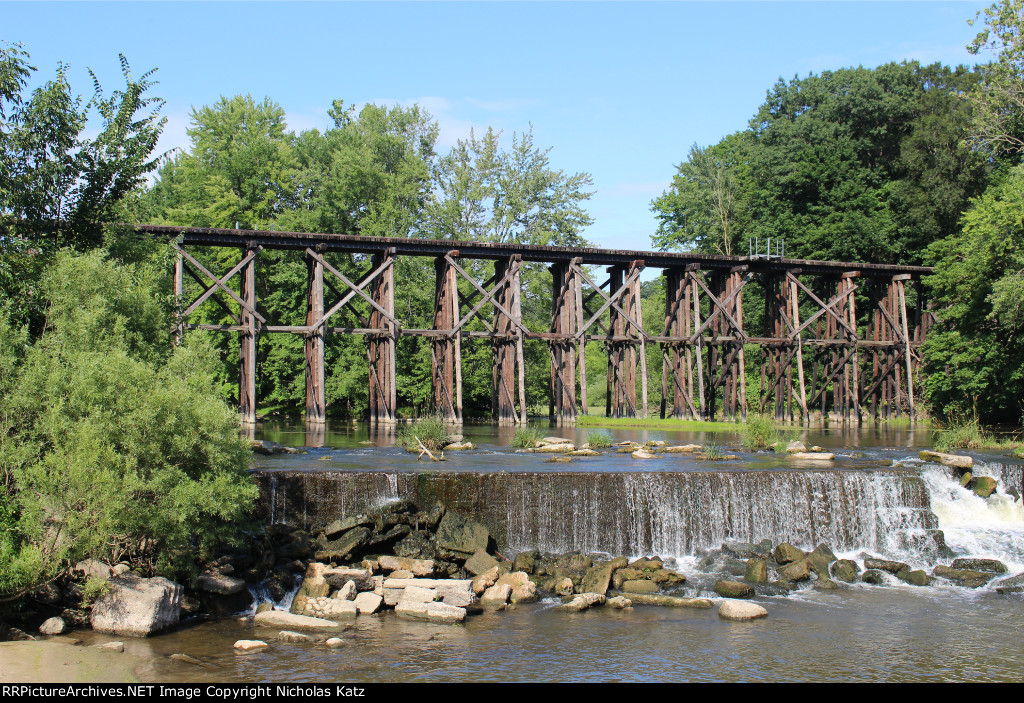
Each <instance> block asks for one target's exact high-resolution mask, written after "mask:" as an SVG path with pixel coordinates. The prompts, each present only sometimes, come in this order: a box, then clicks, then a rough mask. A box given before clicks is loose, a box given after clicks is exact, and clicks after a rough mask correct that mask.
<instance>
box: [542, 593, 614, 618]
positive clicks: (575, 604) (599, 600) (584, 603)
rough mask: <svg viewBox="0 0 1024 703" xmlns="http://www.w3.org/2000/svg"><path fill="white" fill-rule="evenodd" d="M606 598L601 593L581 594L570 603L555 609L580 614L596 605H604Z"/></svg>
mask: <svg viewBox="0 0 1024 703" xmlns="http://www.w3.org/2000/svg"><path fill="white" fill-rule="evenodd" d="M604 602H605V597H604V596H603V595H602V594H600V593H580V594H578V595H576V596H574V597H573V599H572V600H570V601H569V602H568V603H563V604H562V605H558V606H555V607H554V608H553V609H554V610H557V611H559V612H563V613H578V612H579V611H581V610H586V609H587V608H590V607H591V606H594V605H603V604H604Z"/></svg>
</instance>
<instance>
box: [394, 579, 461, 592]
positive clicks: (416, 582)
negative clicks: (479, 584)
mask: <svg viewBox="0 0 1024 703" xmlns="http://www.w3.org/2000/svg"><path fill="white" fill-rule="evenodd" d="M383 585H384V588H410V587H412V588H431V589H439V588H459V589H462V590H463V591H467V592H468V591H472V590H473V582H472V581H471V580H469V579H396V578H386V579H384V584H383Z"/></svg>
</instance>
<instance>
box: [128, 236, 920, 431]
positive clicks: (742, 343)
mask: <svg viewBox="0 0 1024 703" xmlns="http://www.w3.org/2000/svg"><path fill="white" fill-rule="evenodd" d="M135 229H136V231H138V232H140V233H143V234H146V235H149V236H155V237H162V238H166V239H168V240H170V241H172V242H173V246H174V248H175V249H176V252H177V260H176V263H175V270H174V282H175V283H174V287H175V294H176V295H177V296H178V297H179V300H181V304H180V308H179V310H180V313H179V323H178V324H179V328H178V332H179V333H180V331H181V330H183V329H186V328H190V329H204V330H212V331H219V332H228V333H233V334H237V335H238V338H239V342H240V344H239V347H240V359H239V369H240V372H239V379H240V388H239V405H240V411H241V416H242V421H243V422H244V423H251V422H254V421H255V420H256V401H257V398H256V372H257V371H256V339H257V335H260V334H295V335H300V336H302V337H303V338H304V340H305V376H306V421H307V423H312V424H320V423H324V421H325V418H326V410H327V407H326V401H325V385H324V379H325V374H326V373H328V369H325V367H324V349H325V339H326V337H327V336H328V335H337V334H341V335H360V336H362V337H363V338H364V340H365V342H366V349H367V366H368V373H367V376H368V384H369V419H370V420H371V421H374V422H378V423H389V422H395V421H396V419H397V414H396V413H397V384H396V369H397V364H396V342H397V340H398V338H399V337H402V336H410V335H413V336H422V337H426V338H428V339H429V341H430V349H431V362H432V364H431V369H432V371H431V373H432V405H433V408H434V411H435V412H437V413H439V414H440V415H442V416H443V417H444V418H446V419H448V420H451V421H461V420H462V417H463V405H462V396H463V393H462V342H463V339H466V338H486V339H489V340H490V342H491V344H492V345H493V361H494V368H493V375H492V413H493V418H494V420H496V421H497V422H499V423H506V424H510V423H525V422H526V419H527V410H526V409H527V399H526V397H525V395H526V392H525V388H526V383H525V378H526V369H525V362H524V355H523V344H524V342H526V341H528V340H540V341H542V342H543V343H546V344H547V345H548V349H549V358H550V379H551V380H550V398H549V408H550V414H551V419H552V420H553V421H555V422H557V423H559V424H567V423H573V422H575V420H576V418H577V415H578V414H580V413H585V412H586V411H587V407H588V398H587V374H588V371H589V372H590V373H594V372H595V370H594V369H589V370H588V368H587V365H586V355H585V345H586V343H587V342H589V341H600V342H603V343H604V345H605V348H606V350H607V354H608V364H607V368H606V369H601V370H597V371H598V372H599V373H602V374H605V375H606V379H607V380H606V382H607V390H608V393H607V400H606V412H607V414H608V415H609V416H611V417H642V416H646V414H647V408H648V377H649V376H648V369H647V348H648V345H657V346H658V347H659V348H660V350H661V359H662V373H661V391H662V392H661V399H662V400H661V409H660V410H661V416H662V417H674V418H683V419H705V420H712V419H725V420H733V421H735V420H739V419H742V418H744V417H745V416H746V414H747V412H748V411H751V412H764V413H767V414H770V415H772V416H774V417H775V418H777V419H779V420H803V421H804V422H807V421H808V420H809V418H810V417H811V416H812V414H815V413H821V414H823V415H826V416H829V417H831V418H833V419H835V420H838V421H841V422H858V421H860V420H861V419H862V418H864V417H865V416H871V417H873V418H876V419H877V418H888V417H893V416H896V415H904V414H905V415H907V416H909V417H910V418H911V419H913V418H914V417H915V415H916V413H917V401H916V398H917V397H918V396H916V395H915V381H916V380H917V376H918V373H919V369H920V366H921V356H920V348H921V345H922V343H923V342H924V339H925V336H926V335H927V333H928V330H929V328H930V327H931V326H932V324H933V323H934V316H933V315H932V313H931V311H930V310H929V308H928V305H927V301H926V298H925V291H924V289H923V287H922V285H921V277H922V276H924V275H927V274H929V273H931V271H932V269H930V268H926V267H920V266H894V265H886V264H869V263H845V262H837V261H810V260H801V259H784V258H781V257H777V256H757V255H754V256H747V257H738V256H714V255H703V254H682V253H669V252H643V251H619V250H608V249H593V248H573V247H554V246H529V245H521V244H498V243H491V242H458V241H435V240H423V239H399V238H386V237H363V236H355V235H343V234H310V233H299V232H275V231H257V230H238V229H210V228H198V227H169V226H157V225H139V226H136V228H135ZM206 247H234V248H237V249H239V250H241V259H240V261H239V262H238V263H237V264H235V265H234V266H233V267H231V268H230V269H229V270H228V271H227V272H219V271H211V270H210V269H209V268H208V267H207V266H205V265H204V264H203V263H201V262H200V260H199V258H197V256H196V254H197V253H198V252H199V251H200V250H202V249H203V248H206ZM265 249H285V250H294V251H297V252H301V254H302V255H303V257H304V258H305V261H306V265H307V274H308V275H307V286H306V291H305V293H306V299H307V305H306V315H305V320H302V321H298V322H299V324H294V322H295V321H293V323H292V324H275V322H281V321H271V320H268V319H267V317H266V316H265V314H264V312H265V311H261V307H260V303H259V300H257V296H256V276H257V275H260V274H262V275H269V273H270V272H266V271H261V270H260V268H259V267H258V266H257V261H258V260H259V254H260V252H261V251H262V250H265ZM337 253H347V254H362V255H364V256H363V257H359V258H360V260H364V261H365V262H366V264H367V266H366V270H365V272H364V273H363V274H362V276H360V277H358V278H355V277H353V278H350V277H348V276H346V275H345V274H344V273H342V272H341V271H339V270H338V268H336V267H335V266H333V265H332V264H331V263H330V262H329V261H328V260H327V258H326V257H327V255H328V254H337ZM410 256H414V257H429V258H432V259H433V263H434V271H435V284H434V310H433V324H432V326H431V327H430V328H429V329H413V328H408V327H405V326H404V325H403V323H402V320H401V319H399V318H398V317H397V316H396V314H395V290H396V286H401V285H402V281H396V279H395V262H396V259H397V258H398V257H410ZM200 258H202V257H200ZM471 260H475V261H478V262H481V261H482V262H493V263H492V265H489V266H488V267H487V270H488V271H489V272H490V275H489V276H488V277H487V278H486V280H478V276H477V275H474V273H473V271H479V270H480V269H481V267H480V266H479V264H477V265H476V266H474V267H470V266H468V264H467V262H468V261H471ZM526 262H535V263H539V264H544V265H547V266H548V268H549V270H550V272H551V277H552V291H551V316H550V324H549V325H548V326H547V329H530V328H528V327H527V325H526V324H525V323H524V320H523V314H522V286H521V276H522V268H523V265H524V263H526ZM600 268H604V269H605V273H604V275H598V274H597V273H596V272H597V271H598V270H599V269H600ZM645 268H659V269H661V270H662V275H664V276H665V282H666V299H665V310H664V324H661V318H660V314H659V324H658V329H651V325H650V323H648V325H647V327H646V328H645V327H644V325H643V324H642V322H643V316H642V311H641V299H640V284H641V281H640V277H641V272H642V271H643V270H644V269H645ZM185 276H189V277H190V278H192V279H194V280H195V281H196V282H197V283H198V284H199V285H200V287H201V288H202V292H201V293H200V294H199V295H198V296H197V297H196V298H195V299H193V300H191V301H188V302H186V301H184V300H183V299H182V296H183V295H184V291H185V288H184V277H185ZM236 277H237V279H236ZM233 279H236V280H237V282H236V283H233V282H232V281H233ZM601 279H604V280H603V281H601ZM599 281H600V282H599ZM755 286H756V287H759V288H760V289H761V290H760V293H761V294H760V295H758V296H757V299H758V301H759V302H760V301H761V300H763V306H764V308H763V316H761V319H762V320H763V322H762V323H761V324H760V325H759V326H758V329H750V328H749V326H748V325H747V324H746V323H745V321H744V294H745V293H746V297H747V298H748V299H749V298H751V297H754V296H753V295H752V294H751V291H752V290H753V288H754V287H755ZM325 289H326V291H327V292H328V293H329V294H330V296H331V298H330V299H329V298H328V297H325ZM208 300H212V301H215V302H217V303H218V304H220V305H221V306H222V307H223V308H224V309H225V310H226V311H227V312H228V313H229V314H230V315H231V316H232V317H233V318H234V324H226V325H211V324H192V323H190V322H189V316H190V315H192V313H194V312H195V311H196V309H197V308H199V306H200V305H202V304H204V303H205V302H207V301H208ZM357 303H358V306H359V308H360V309H361V310H362V311H364V312H363V313H360V311H359V309H357V308H356V307H355V304H357ZM345 308H347V309H348V310H350V311H351V312H354V313H355V315H356V319H357V320H358V321H359V324H360V325H361V326H350V327H340V326H335V325H332V324H331V323H332V322H337V321H338V320H339V319H340V318H341V315H338V313H339V311H341V310H342V309H345ZM366 313H368V314H366ZM474 319H478V320H482V321H483V325H482V327H484V328H485V329H482V330H481V329H476V330H470V329H467V325H468V324H469V323H470V322H471V321H472V320H474ZM648 319H650V316H648ZM480 326H481V325H478V327H480ZM750 353H757V354H759V356H760V363H759V364H757V366H759V368H760V372H759V380H760V383H759V384H752V385H755V386H756V387H757V388H759V391H758V397H757V398H748V397H747V387H748V384H747V379H746V374H747V363H746V362H747V359H746V358H745V357H746V355H748V354H750ZM534 400H535V399H534ZM535 402H536V401H535Z"/></svg>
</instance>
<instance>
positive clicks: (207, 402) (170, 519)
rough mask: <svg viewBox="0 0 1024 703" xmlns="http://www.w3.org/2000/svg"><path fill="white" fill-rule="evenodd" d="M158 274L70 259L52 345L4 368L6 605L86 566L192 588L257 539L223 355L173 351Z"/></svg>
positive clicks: (53, 302)
mask: <svg viewBox="0 0 1024 703" xmlns="http://www.w3.org/2000/svg"><path fill="white" fill-rule="evenodd" d="M161 263H162V262H161ZM161 268H162V266H161ZM154 270H157V269H156V267H153V266H148V265H145V264H123V263H118V262H114V261H110V260H107V259H105V256H104V252H103V251H102V250H96V251H94V252H92V253H90V254H87V255H74V254H72V253H71V252H68V251H64V252H61V253H60V254H59V255H58V256H57V257H56V259H55V261H54V263H53V265H52V266H51V267H50V268H49V269H48V270H47V272H46V274H45V275H44V277H43V279H42V280H41V281H40V285H39V288H40V292H41V295H42V296H43V297H44V300H45V301H46V303H47V316H46V332H45V333H44V334H43V335H42V337H41V338H39V339H38V340H37V341H35V343H34V344H31V345H26V346H24V347H23V348H24V353H23V355H21V356H20V357H18V358H15V359H14V362H13V363H12V361H11V359H12V357H11V355H9V354H8V355H7V356H6V357H5V361H4V363H3V365H2V367H3V369H4V376H3V381H2V382H3V383H4V385H5V392H4V394H3V398H2V400H0V418H2V420H0V421H2V422H3V425H4V429H6V432H4V433H2V436H0V442H2V443H3V445H2V447H0V449H2V452H0V456H2V461H3V469H4V474H5V476H7V477H9V482H8V486H7V492H6V496H5V502H6V505H5V511H6V516H5V518H4V532H3V534H2V535H0V574H4V576H3V578H2V583H0V591H2V593H4V594H7V593H12V592H15V593H16V592H18V591H20V590H23V589H25V588H28V587H30V586H31V585H33V584H35V583H39V582H42V581H45V580H47V579H49V578H51V577H52V576H54V575H56V574H57V573H60V572H61V571H62V570H63V569H64V568H66V565H67V564H68V563H69V562H71V561H76V560H78V559H82V558H87V557H92V558H98V559H103V560H105V561H108V562H111V563H113V562H116V561H121V560H128V561H130V562H132V563H134V564H136V565H137V566H138V567H139V568H140V569H141V570H143V571H149V572H159V573H163V574H167V575H169V576H174V577H179V578H180V577H187V576H189V575H190V574H194V571H195V567H196V563H197V561H198V560H199V559H202V558H205V557H207V556H209V554H210V553H211V551H212V550H213V549H214V548H216V547H217V546H218V545H221V544H224V543H225V542H230V541H231V540H232V539H234V538H237V537H238V536H239V534H240V533H239V530H240V529H241V528H242V527H243V526H244V519H245V513H246V511H247V510H248V507H249V505H251V503H252V501H253V500H254V499H255V497H256V489H255V486H254V485H253V484H252V483H251V482H250V481H249V479H248V476H247V473H246V471H247V468H248V461H249V457H250V456H251V454H250V452H249V450H248V447H247V445H246V443H245V442H244V441H243V440H242V439H240V438H239V436H238V429H237V417H236V415H235V413H234V412H232V411H231V410H230V409H229V408H228V407H227V406H226V405H225V404H224V403H223V402H222V401H221V400H219V399H218V398H217V396H216V393H215V391H214V388H213V381H214V378H215V373H214V370H215V367H216V364H217V360H216V356H215V354H214V352H213V350H212V349H211V348H210V347H209V346H208V345H206V344H204V343H203V341H202V340H201V339H200V338H198V337H197V338H190V339H188V340H187V341H186V344H184V345H183V346H181V347H178V348H177V349H175V350H174V351H173V352H171V351H169V345H168V344H167V330H168V329H169V325H170V317H169V314H168V313H169V310H168V309H167V308H166V307H164V306H163V305H162V303H161V301H163V300H167V297H166V294H165V290H164V286H165V285H166V281H165V280H163V281H162V280H161V277H160V276H158V275H156V274H155V273H154ZM0 331H3V334H4V336H6V337H8V338H10V337H11V336H14V337H17V334H18V333H16V332H14V331H13V329H12V327H11V326H10V324H9V323H8V322H6V321H5V322H4V326H3V327H2V330H0ZM5 346H6V345H5ZM10 369H13V373H11V372H10V371H9V370H10Z"/></svg>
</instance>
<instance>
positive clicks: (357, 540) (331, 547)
mask: <svg viewBox="0 0 1024 703" xmlns="http://www.w3.org/2000/svg"><path fill="white" fill-rule="evenodd" d="M371 535H372V533H371V532H370V530H369V528H366V527H353V528H352V529H351V530H349V531H348V532H345V533H344V534H342V535H341V537H339V538H338V539H334V540H328V541H327V542H326V543H325V544H324V545H323V548H322V549H318V550H317V551H316V552H315V553H314V554H313V556H314V558H315V559H316V560H317V561H321V562H335V563H341V562H346V561H350V560H351V559H352V558H353V557H354V556H355V555H356V553H357V552H358V551H359V550H361V549H362V548H363V547H364V546H365V545H366V544H367V543H368V542H369V541H370V537H371Z"/></svg>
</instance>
